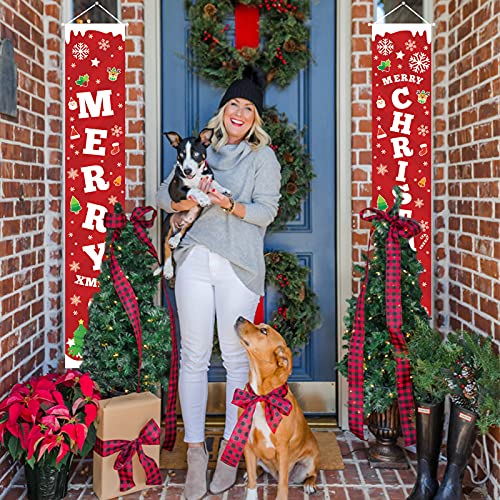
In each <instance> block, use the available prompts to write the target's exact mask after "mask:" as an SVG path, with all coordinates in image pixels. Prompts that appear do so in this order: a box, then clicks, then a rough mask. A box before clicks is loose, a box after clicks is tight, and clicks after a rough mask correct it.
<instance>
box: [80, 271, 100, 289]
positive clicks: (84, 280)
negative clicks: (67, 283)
mask: <svg viewBox="0 0 500 500" xmlns="http://www.w3.org/2000/svg"><path fill="white" fill-rule="evenodd" d="M75 285H82V286H91V287H93V288H98V287H99V282H98V281H97V278H92V277H89V276H80V275H79V274H77V275H76V280H75Z"/></svg>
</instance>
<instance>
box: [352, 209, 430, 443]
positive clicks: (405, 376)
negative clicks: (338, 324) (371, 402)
mask: <svg viewBox="0 0 500 500" xmlns="http://www.w3.org/2000/svg"><path fill="white" fill-rule="evenodd" d="M369 211H371V212H374V213H373V214H372V215H368V214H367V212H369ZM360 215H361V218H362V219H363V220H366V221H373V220H385V221H387V222H388V223H389V226H390V227H389V234H388V237H387V242H386V284H385V307H386V318H387V319H386V321H387V329H388V330H389V334H390V339H391V342H392V345H393V346H394V351H395V358H396V392H397V396H398V405H399V413H400V416H401V428H402V432H403V438H404V443H405V445H406V446H409V445H411V444H413V443H414V442H415V440H416V430H415V423H414V418H413V416H414V412H415V403H414V400H413V390H412V383H411V378H410V362H409V360H408V357H407V352H408V351H407V347H406V341H405V338H404V335H403V334H402V332H401V326H402V324H403V313H402V308H401V247H400V244H399V238H406V239H409V238H412V237H413V236H415V235H417V234H418V233H419V232H420V226H419V224H418V222H416V221H414V220H413V219H406V218H403V217H399V216H397V215H390V214H388V213H386V212H384V211H382V210H378V209H376V208H366V209H364V210H362V211H361V212H360ZM367 280H368V260H367V269H366V273H365V280H364V282H363V284H362V285H361V291H360V293H359V297H358V301H357V304H356V314H355V318H354V330H353V333H352V337H351V341H350V348H349V358H348V383H349V428H350V430H351V431H352V432H353V433H354V434H355V435H356V436H357V437H359V438H360V439H364V435H363V420H364V411H363V404H364V391H363V385H364V375H363V362H364V354H363V351H364V343H365V293H366V284H367Z"/></svg>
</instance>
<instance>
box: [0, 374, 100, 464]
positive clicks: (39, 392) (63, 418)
mask: <svg viewBox="0 0 500 500" xmlns="http://www.w3.org/2000/svg"><path fill="white" fill-rule="evenodd" d="M99 399H100V394H99V391H98V388H97V385H96V384H95V383H94V382H93V380H92V379H91V377H90V375H89V374H88V373H86V374H83V373H81V372H79V371H78V370H68V371H67V372H66V373H64V374H63V375H56V374H53V373H51V374H48V375H43V376H40V377H33V378H31V379H30V380H29V381H28V382H26V383H19V384H16V385H15V386H14V387H13V388H12V389H11V391H10V393H9V394H8V395H7V397H6V398H5V399H4V400H3V401H2V402H0V444H4V445H5V442H6V439H8V440H9V450H12V451H11V453H13V454H14V455H13V457H14V458H15V459H22V458H24V459H26V460H28V461H31V460H34V461H41V460H48V461H49V463H51V464H55V465H56V467H57V466H58V465H59V464H61V465H62V463H65V457H67V455H68V454H69V453H74V454H79V455H81V456H82V455H84V454H85V453H87V452H88V450H89V449H91V447H92V446H93V444H94V439H95V433H90V434H89V428H91V426H92V425H94V421H95V419H96V416H97V408H98V404H99V403H98V402H99ZM15 441H17V444H15ZM53 451H54V452H53ZM52 452H53V453H52ZM56 452H57V453H56Z"/></svg>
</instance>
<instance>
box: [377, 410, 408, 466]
mask: <svg viewBox="0 0 500 500" xmlns="http://www.w3.org/2000/svg"><path fill="white" fill-rule="evenodd" d="M368 429H370V432H371V433H372V434H373V435H374V436H375V438H376V440H377V441H376V442H375V444H373V445H372V446H371V447H370V449H369V450H368V463H369V464H370V467H373V468H379V469H408V468H409V467H410V464H409V463H408V460H407V458H406V455H405V453H404V451H403V450H402V448H401V447H400V446H398V445H397V444H396V441H397V439H398V437H399V436H401V423H400V420H399V407H398V403H397V401H394V402H393V403H392V405H391V406H390V407H389V408H387V410H386V411H385V412H383V413H371V414H370V416H369V417H368Z"/></svg>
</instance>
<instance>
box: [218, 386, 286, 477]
mask: <svg viewBox="0 0 500 500" xmlns="http://www.w3.org/2000/svg"><path fill="white" fill-rule="evenodd" d="M287 394H288V385H287V384H283V385H282V386H280V387H278V388H276V389H274V390H272V391H271V392H268V393H267V394H264V395H262V396H260V395H258V394H255V392H254V391H253V389H252V388H251V387H250V384H247V385H246V390H243V389H236V390H235V391H234V396H233V401H232V403H233V405H236V406H239V407H240V408H243V409H244V411H243V413H242V414H241V416H240V418H239V419H238V422H237V423H236V427H235V428H234V430H233V433H232V434H231V437H230V438H229V441H228V443H227V445H226V448H225V449H224V453H222V457H221V460H222V461H223V462H224V463H225V464H227V465H229V466H231V467H237V466H238V464H239V462H240V459H241V455H242V454H243V450H244V448H245V444H246V442H247V441H248V436H249V433H250V428H251V427H252V419H253V414H254V413H255V408H256V406H257V403H260V402H262V403H265V404H264V413H265V415H266V422H267V425H269V428H270V429H271V431H272V432H273V433H274V432H276V429H277V428H278V425H279V424H280V422H281V419H282V418H283V415H289V414H290V412H291V411H292V403H291V402H290V401H288V399H286V398H285V396H286V395H287Z"/></svg>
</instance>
